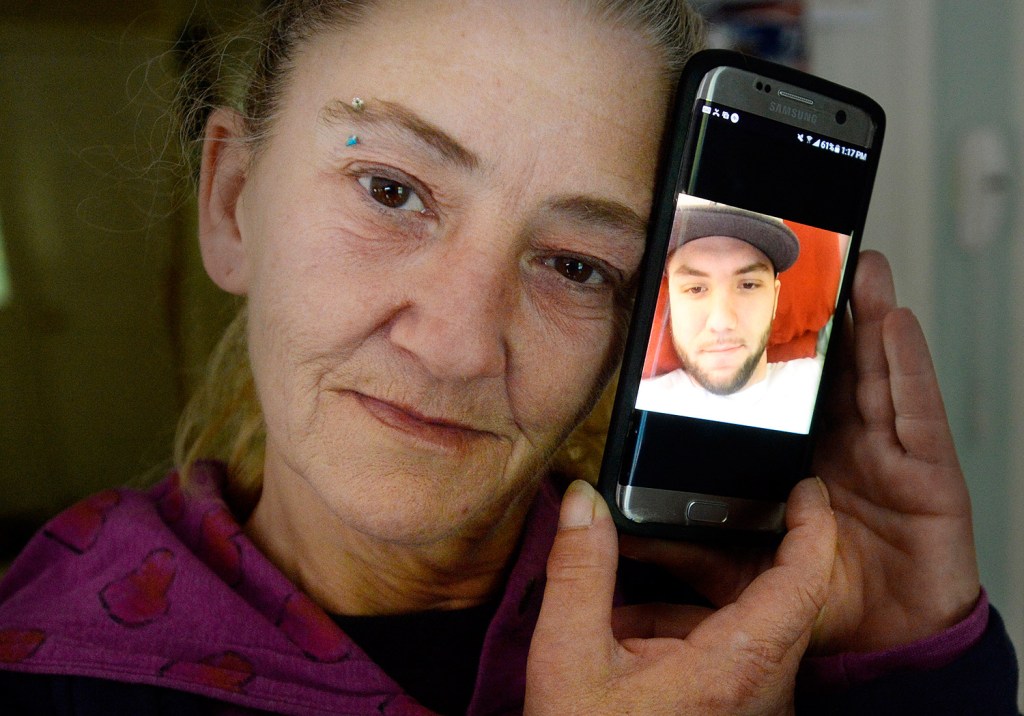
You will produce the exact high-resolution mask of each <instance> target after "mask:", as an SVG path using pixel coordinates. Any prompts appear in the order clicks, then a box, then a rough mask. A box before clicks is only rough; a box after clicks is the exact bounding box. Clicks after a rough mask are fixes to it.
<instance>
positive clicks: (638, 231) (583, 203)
mask: <svg viewBox="0 0 1024 716" xmlns="http://www.w3.org/2000/svg"><path fill="white" fill-rule="evenodd" d="M547 208H548V209H549V210H550V211H553V212H555V213H558V214H562V215H564V216H566V217H568V218H569V219H572V220H574V221H578V222H579V223H581V224H588V225H591V226H597V227H600V228H603V229H607V230H609V231H613V232H616V233H620V234H625V235H627V236H630V237H635V238H636V239H638V240H639V241H644V240H645V238H646V236H647V221H646V220H645V219H644V218H643V217H642V216H640V215H639V214H638V213H636V212H635V211H633V210H632V209H630V208H629V207H628V206H626V205H625V204H620V203H619V202H617V201H612V200H609V199H601V198H598V197H591V196H562V197H557V198H555V199H553V200H551V201H549V202H548V205H547Z"/></svg>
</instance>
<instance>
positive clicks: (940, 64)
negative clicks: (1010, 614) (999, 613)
mask: <svg viewBox="0 0 1024 716" xmlns="http://www.w3.org/2000/svg"><path fill="white" fill-rule="evenodd" d="M1016 4H1017V3H1015V2H1013V0H976V1H975V2H971V3H964V2H959V1H958V0H939V2H938V3H937V10H938V13H937V18H936V30H937V34H936V48H935V49H936V54H935V57H936V75H935V88H936V89H935V117H936V139H937V143H936V158H937V165H936V169H937V171H936V180H937V182H938V183H937V192H938V197H939V200H938V201H937V202H936V204H935V209H934V210H935V227H936V236H935V238H936V249H937V250H936V272H935V283H934V291H933V296H934V301H935V312H936V315H937V316H938V317H939V320H938V321H937V322H936V326H935V330H934V331H933V333H932V336H931V338H932V343H933V348H934V352H935V359H936V364H937V366H938V370H939V377H940V380H941V381H942V387H943V393H944V395H945V398H946V405H947V409H948V411H949V414H950V420H951V422H952V425H953V431H954V434H955V435H956V440H957V447H958V450H959V453H960V458H961V461H962V463H963V466H964V469H965V471H966V473H967V477H968V482H969V484H970V488H971V497H972V501H973V507H974V516H975V534H976V538H977V545H978V551H979V555H980V560H981V569H982V578H983V580H984V583H985V585H986V586H987V588H988V589H989V592H990V593H991V596H992V599H993V602H994V603H995V604H996V605H997V606H1000V607H1002V608H1003V609H1008V608H1012V605H1013V604H1014V603H1015V602H1016V600H1017V599H1019V595H1020V594H1021V593H1022V592H1024V585H1022V584H1013V583H1011V580H1010V577H1011V573H1012V572H1011V569H1010V565H1009V560H1010V559H1017V560H1019V559H1024V555H1010V554H1008V553H1007V549H1006V546H1007V544H1010V543H1011V542H1012V541H1013V537H1014V535H1015V534H1016V533H1017V532H1018V531H1019V530H1021V529H1024V527H1022V526H1021V523H1020V519H1019V517H1018V518H1015V517H1014V515H1012V514H1011V500H1010V499H1009V496H1010V494H1011V493H1012V491H1013V483H1014V482H1015V481H1018V480H1020V479H1021V475H1020V474H1019V473H1018V472H1017V469H1016V468H1015V467H1013V465H1012V463H1011V451H1010V440H1011V434H1010V426H1011V423H1012V421H1011V420H1010V416H1011V409H1012V406H1013V403H1012V400H1011V396H1012V394H1013V392H1014V391H1019V390H1020V387H1021V379H1020V372H1019V370H1017V369H1019V367H1020V366H1014V365H1013V364H1012V363H1011V352H1010V348H1011V345H1012V341H1013V337H1014V331H1015V330H1018V329H1017V327H1015V326H1014V325H1013V324H1012V322H1011V313H1010V311H1009V307H1010V302H1011V301H1012V300H1013V293H1012V292H1011V290H1012V289H1011V287H1012V286H1014V285H1015V283H1016V282H1017V279H1015V278H1014V275H1013V268H1012V258H1013V253H1014V252H1013V237H1012V227H1013V219H1014V212H1015V211H1016V204H1017V203H1016V202H1013V203H1012V204H1011V205H1010V212H1009V213H1008V214H1007V215H1006V216H1005V217H1003V219H1002V220H1001V221H1000V225H999V231H998V234H997V236H996V238H995V240H994V242H993V243H992V244H991V245H990V246H988V247H984V248H982V249H980V250H977V251H969V250H965V249H964V248H963V246H962V245H961V243H960V242H958V239H957V236H956V234H957V232H956V230H955V226H956V215H955V210H954V207H955V204H956V201H955V197H956V181H957V163H956V159H955V157H956V151H957V148H958V147H959V143H960V141H961V140H962V138H963V137H964V135H965V134H966V133H967V132H968V131H970V130H972V129H973V128H976V127H978V126H984V125H988V126H992V127H994V128H995V129H996V130H997V131H998V132H1000V133H1002V134H1003V135H1004V136H1006V137H1007V139H1008V150H1009V151H1010V152H1012V153H1013V154H1014V155H1015V154H1016V147H1015V145H1016V142H1015V141H1013V138H1012V128H1013V126H1014V122H1015V121H1016V120H1015V118H1014V95H1015V93H1017V92H1018V91H1019V90H1018V87H1017V85H1016V83H1015V81H1014V73H1013V71H1012V68H1013V66H1014V57H1013V52H1014V30H1015V23H1014V22H1013V18H1014V13H1015V11H1016V10H1015V6H1016ZM1012 165H1013V167H1014V170H1015V171H1016V168H1017V167H1018V166H1019V164H1018V162H1017V161H1016V160H1015V159H1014V160H1013V161H1012ZM1012 193H1013V195H1015V196H1016V195H1017V194H1018V193H1019V192H1018V191H1016V190H1015V191H1013V192H1012ZM1014 636H1015V637H1016V638H1017V639H1018V644H1022V643H1024V642H1022V641H1021V638H1022V637H1024V634H1020V633H1018V634H1014Z"/></svg>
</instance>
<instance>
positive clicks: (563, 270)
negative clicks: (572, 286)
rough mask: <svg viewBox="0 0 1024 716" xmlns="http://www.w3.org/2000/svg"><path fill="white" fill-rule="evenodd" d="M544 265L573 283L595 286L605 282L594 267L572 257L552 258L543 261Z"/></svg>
mask: <svg viewBox="0 0 1024 716" xmlns="http://www.w3.org/2000/svg"><path fill="white" fill-rule="evenodd" d="M544 264H545V265H547V266H550V267H551V268H553V269H554V270H555V271H557V272H558V273H559V274H561V275H562V276H564V277H565V278H567V279H569V280H570V281H572V282H574V283H584V284H590V285H595V284H603V283H605V280H606V279H605V277H604V275H603V274H602V273H601V272H600V271H599V270H598V269H597V268H596V267H595V266H592V265H591V264H588V263H587V262H586V261H582V260H580V259H577V258H575V257H572V256H552V257H550V258H547V259H544Z"/></svg>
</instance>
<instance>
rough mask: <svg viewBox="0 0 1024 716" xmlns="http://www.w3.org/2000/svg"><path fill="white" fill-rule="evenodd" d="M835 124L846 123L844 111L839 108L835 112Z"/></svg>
mask: <svg viewBox="0 0 1024 716" xmlns="http://www.w3.org/2000/svg"><path fill="white" fill-rule="evenodd" d="M836 124H846V112H845V111H843V110H839V111H838V112H836Z"/></svg>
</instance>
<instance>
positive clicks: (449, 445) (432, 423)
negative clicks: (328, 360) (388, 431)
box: [354, 393, 487, 450]
mask: <svg viewBox="0 0 1024 716" xmlns="http://www.w3.org/2000/svg"><path fill="white" fill-rule="evenodd" d="M354 395H355V397H356V400H357V401H358V402H359V403H360V404H361V405H362V406H363V407H364V408H365V409H366V410H367V412H369V413H370V415H372V416H373V417H374V418H376V419H377V420H378V421H379V422H381V423H383V424H384V425H386V426H388V427H390V428H393V429H395V430H398V431H400V432H402V433H405V434H406V435H409V436H411V437H413V438H416V439H418V440H421V441H425V442H427V443H430V444H432V445H435V446H437V447H440V448H443V449H445V450H460V449H464V448H465V447H466V444H467V442H468V441H469V440H472V439H475V438H479V437H482V436H483V435H485V434H487V433H485V432H484V431H480V430H476V429H474V428H470V427H467V426H465V425H462V424H459V423H455V422H452V421H447V420H442V419H437V418H431V417H427V416H425V415H421V414H420V413H417V412H416V411H414V410H412V409H409V408H405V407H402V406H399V405H396V404H394V403H389V402H386V401H383V400H378V399H377V398H371V397H370V396H368V395H364V394H362V393H354Z"/></svg>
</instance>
